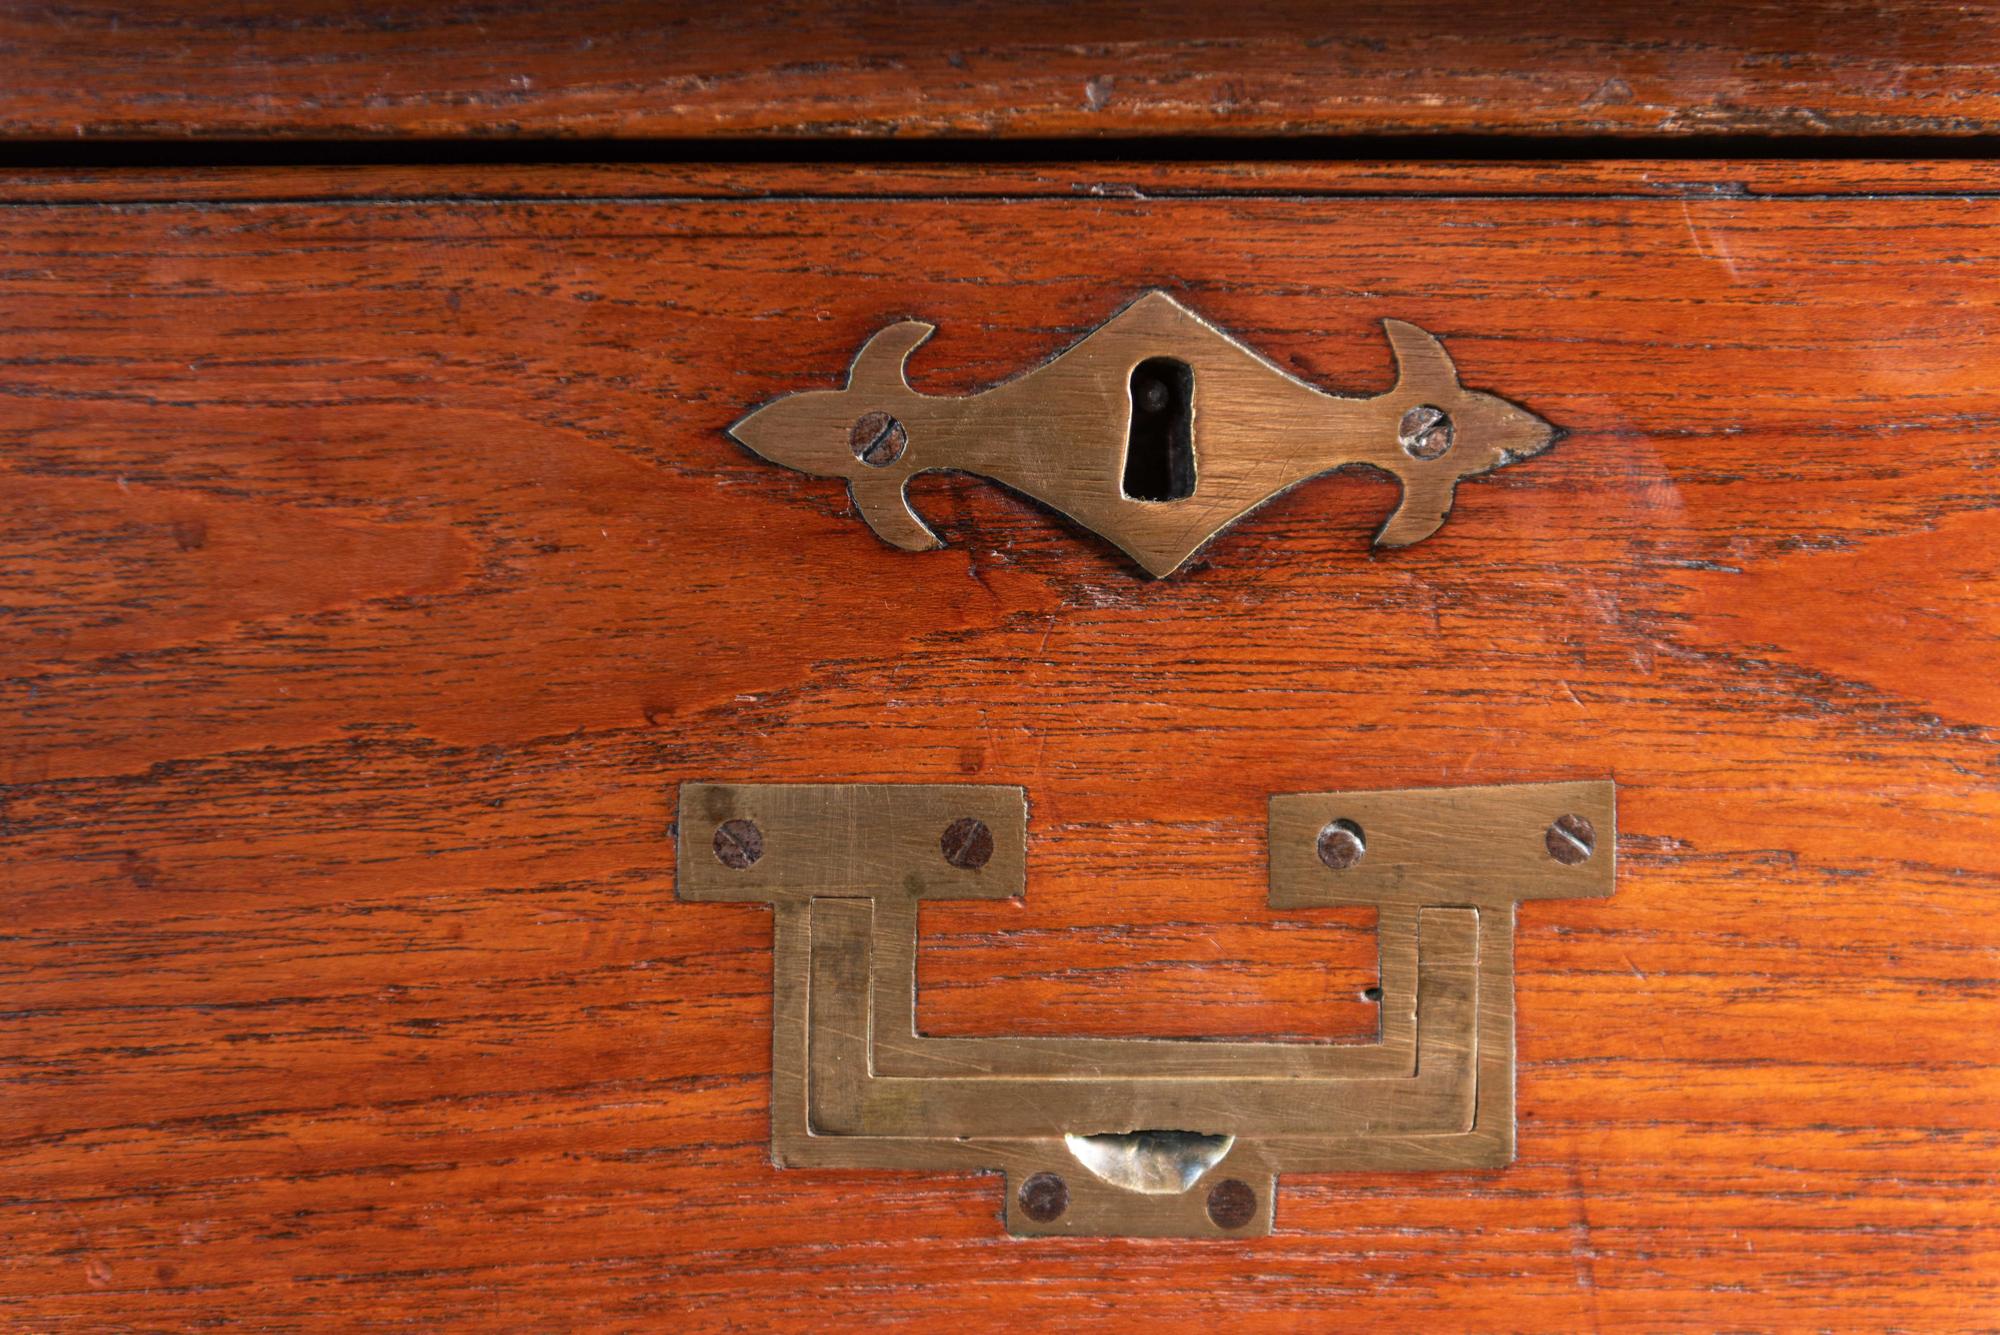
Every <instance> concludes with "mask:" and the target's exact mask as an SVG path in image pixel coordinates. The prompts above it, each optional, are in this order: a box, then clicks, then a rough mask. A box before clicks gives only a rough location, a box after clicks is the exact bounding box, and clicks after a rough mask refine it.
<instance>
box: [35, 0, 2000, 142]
mask: <svg viewBox="0 0 2000 1335" xmlns="http://www.w3.org/2000/svg"><path fill="white" fill-rule="evenodd" d="M0 50H4V51H5V52H6V53H7V62H6V73H7V78H6V79H5V80H4V82H0V134H4V135H8V136H15V137H35V138H45V139H49V140H53V141H56V142H68V141H73V140H75V139H76V138H78V137H79V136H82V137H92V136H127V137H170V138H177V137H183V136H221V135H249V136H268V135H286V136H309V137H323V138H325V137H330V138H345V137H350V136H382V135H389V136H402V135H427V136H473V137H492V136H506V135H516V134H528V135H536V136H618V137H627V136H739V135H769V134H783V135H801V136H816V137H817V136H847V135H864V136H903V137H907V136H911V135H1009V136H1027V135H1063V136H1090V135H1172V134H1190V133H1192V134H1227V135H1238V134H1257V135H1279V134H1283V135H1293V134H1302V133H1306V134H1356V133H1363V134H1366V133H1374V134H1406V133H1413V132H1414V133H1435V132H1446V133H1459V134H1474V135H1495V134H1527V135H1577V134H1607V135H1628V136H1642V137H1643V136H1654V135H1682V134H1689V133H1704V132H1706V133H1747V134H1760V135H1761V134H1774V133H1775V134H1787V135H1853V134H1928V135H1961V134H1991V133H1993V132H1994V131H1995V130H1996V128H2000V74H1996V68H2000V16H1996V15H1995V13H1994V12H1993V10H1992V9H1991V8H1990V7H1988V6H1981V5H1964V4H1952V3H1943V2H1941V0H1885V2H1883V3H1873V4H1861V3H1853V2H1852V0H1842V2H1840V3H1825V2H1822V3H1814V4H1804V5H1801V4H1797V3H1791V2H1790V0H1758V2H1756V3H1739V4H1734V5H1729V6H1726V7H1725V6H1721V5H1717V4H1714V3H1710V2H1709V0H1606V2H1605V3H1599V4H1595V5H1580V4H1574V3H1557V2H1555V0H1521V2H1520V3H1514V4H1508V5H1477V4H1464V3H1457V2H1455V0H1417V2H1416V3H1407V2H1406V3H1399V4H1394V5H1362V4H1344V5H1326V4H1310V3H1302V2H1301V0H1285V2H1284V3H1276V4H1258V5H1216V4H1212V3H1207V0H1152V2H1151V3H1147V4H1143V5H1140V4H1129V3H1124V4H1120V3H1104V4H1090V5H1075V4H1065V3H1052V2H1050V0H1040V2H1038V3H1029V4H1010V5H1005V6H1001V5H988V6H984V7H979V6H965V5H883V4H879V3H854V2H853V0H846V2H842V0H831V2H829V0H815V2H813V3H807V4H798V3H770V2H769V0H766V2H764V3H751V4H731V5H708V6H698V5H685V4H683V5H666V6H661V5H650V4H638V3H632V2H631V0H580V2H579V3H571V4H553V3H549V0H494V2H492V3H485V4H480V5H476V6H422V5H414V6H412V5H403V6H386V5H383V4H380V3H374V4H360V5H356V4H351V3H342V2H340V0H251V2H250V3H243V2H241V0H229V2H227V3H224V2H222V0H194V2H193V3H177V4H168V3H135V2H133V0H126V2H124V3H115V2H109V0H107V3H100V4H94V5H90V6H75V5H68V4H61V3H53V4H40V5H22V6H12V7H9V8H8V10H7V11H6V12H5V13H4V14H0Z"/></svg>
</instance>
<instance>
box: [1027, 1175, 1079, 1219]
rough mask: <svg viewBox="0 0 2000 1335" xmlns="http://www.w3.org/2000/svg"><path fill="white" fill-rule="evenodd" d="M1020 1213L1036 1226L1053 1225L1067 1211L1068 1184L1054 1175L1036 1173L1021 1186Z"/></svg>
mask: <svg viewBox="0 0 2000 1335" xmlns="http://www.w3.org/2000/svg"><path fill="white" fill-rule="evenodd" d="M1020 1201H1021V1213H1022V1214H1024V1215H1026V1216H1028V1218H1030V1219H1032V1220H1034V1221H1035V1222H1036V1223H1038V1224H1048V1223H1053V1222H1054V1221H1055V1220H1058V1219H1060V1218H1062V1216H1063V1211H1065V1210H1067V1209H1069V1184H1068V1183H1067V1182H1064V1181H1063V1180H1062V1179H1061V1178H1060V1177H1057V1176H1056V1175H1055V1174H1054V1173H1037V1174H1035V1175H1034V1176H1033V1177H1031V1178H1029V1179H1028V1180H1027V1181H1026V1182H1023V1183H1022V1184H1021V1190H1020Z"/></svg>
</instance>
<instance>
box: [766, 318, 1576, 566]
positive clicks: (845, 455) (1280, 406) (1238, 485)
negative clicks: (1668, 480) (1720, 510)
mask: <svg viewBox="0 0 2000 1335" xmlns="http://www.w3.org/2000/svg"><path fill="white" fill-rule="evenodd" d="M1382 327H1383V330H1384V332H1385V333H1386V334H1387V335H1388V338H1389V342H1390V345H1391V346H1392V347H1393V348H1394V349H1395V353H1396V365H1397V375H1396V383H1395V385H1394V386H1393V387H1392V388H1390V389H1389V390H1387V391H1386V392H1384V393H1382V394H1378V395H1375V396H1374V397H1372V398H1362V399H1353V398H1343V397H1340V396H1338V395H1334V394H1329V393H1326V392H1325V391H1324V390H1321V389H1318V388H1315V387H1314V386H1312V385H1309V384H1307V383H1306V382H1304V381H1303V380H1299V379H1297V378H1296V377H1294V376H1291V375H1289V374H1287V373H1286V372H1284V371H1282V370H1280V369H1279V368H1278V367H1276V366H1274V365H1273V364H1271V363H1270V362H1268V361H1265V360H1264V359H1263V358H1262V357H1260V356H1258V355H1257V354H1256V353H1254V352H1252V351H1251V350H1250V349H1249V348H1247V347H1245V346H1244V345H1243V344H1242V343H1239V342H1238V341H1236V340H1235V339H1233V338H1231V337H1229V336H1228V335H1227V334H1224V333H1222V332H1221V331H1220V330H1218V329H1216V328H1215V327H1214V326H1213V325H1211V324H1209V323H1208V322H1207V321H1205V320H1203V319H1202V318H1201V317H1200V316H1198V315H1196V314H1195V313H1194V312H1193V311H1190V310H1189V309H1188V308H1187V307H1185V306H1183V305H1181V304H1180V303H1179V302H1177V301H1175V300H1174V299H1173V298H1172V297H1170V296H1168V295H1167V294H1166V293H1164V292H1159V291H1154V292H1148V293H1147V294H1145V295H1144V296H1142V297H1140V298H1139V299H1138V300H1137V301H1135V302H1133V303H1132V304H1131V305H1129V306H1127V307H1125V309H1124V310H1122V311H1120V312H1118V313H1117V314H1116V315H1114V316H1113V317H1111V319H1109V320H1107V321H1106V322H1105V323H1104V324H1102V325H1100V326H1098V328H1097V329H1095V330H1093V331H1092V332H1091V333H1090V334H1088V335H1087V336H1085V337H1084V338H1083V340H1082V341H1080V342H1078V343H1077V344H1075V345H1074V346H1072V347H1070V348H1069V349H1067V350H1066V351H1064V352H1062V353H1060V354H1058V355H1057V356H1056V357H1055V358H1053V359H1052V360H1050V361H1049V362H1047V363H1045V364H1044V365H1042V366H1039V367H1037V368H1035V369H1034V370H1032V371H1029V372H1028V373H1027V374H1025V375H1023V376H1021V377H1019V378H1018V379H1014V380H1009V381H1007V382H1005V383H1003V384H1000V385H996V386H994V387H993V388H991V389H987V390H983V391H981V392H979V393H977V394H972V395H969V396H967V397H964V398H943V397H935V396H931V395H926V394H920V393H918V392H917V391H916V390H914V389H912V388H911V387H910V384H909V382H908V380H907V379H906V378H905V376H904V371H903V364H904V362H905V361H906V360H907V359H908V357H909V355H910V353H911V352H913V351H914V350H915V349H916V348H917V347H918V346H919V345H920V344H922V343H923V342H924V340H925V339H927V338H929V337H930V336H931V334H932V333H933V332H934V327H933V326H931V325H929V324H925V323H923V322H921V321H916V320H910V321H904V322H902V323H900V324H893V325H890V326H889V327H887V328H886V329H883V330H881V331H880V332H879V333H877V334H876V335H875V336H874V337H873V338H871V339H869V340H868V342H867V344H866V345H865V346H864V347H863V348H862V349H861V352H860V353H859V354H858V355H857V356H856V357H855V359H854V364H853V366H852V367H851V368H850V369H849V371H848V376H847V386H846V388H844V389H839V390H818V391H811V392H807V393H800V394H791V395H787V396H785V397H783V398H780V399H776V400H773V401H772V402H770V403H767V404H765V405H764V406H763V407H761V408H758V409H757V410H755V411H754V412H752V413H750V414H749V415H748V416H746V417H744V418H743V419H742V420H741V421H739V422H737V423H736V424H735V425H734V426H732V427H731V428H730V429H729V434H730V435H731V436H733V437H734V438H735V439H736V440H738V441H739V442H741V443H742V444H744V445H746V446H748V447H749V448H750V449H751V450H753V451H755V452H756V453H757V454H759V455H761V456H762V457H764V458H766V459H769V460H771V461H772V462H773V463H778V464H783V465H784V466H786V467H788V468H794V469H797V470H799V471H801V472H804V473H810V474H812V475H814V476H817V477H838V478H844V479H846V481H847V485H848V489H849V491H850V493H851V494H852V495H853V498H854V504H855V507H856V508H857V509H858V510H859V511H860V512H861V516H862V518H863V519H865V520H866V521H867V522H868V525H869V527H871V528H873V529H874V530H875V532H876V533H877V534H878V535H879V536H880V537H881V538H882V539H883V541H885V542H888V543H891V544H893V545H894V546H897V547H901V548H904V549H906V550H910V551H922V550H924V549H926V548H932V547H937V546H939V545H940V543H939V541H938V538H937V535H936V534H934V533H933V532H931V530H930V528H929V527H928V526H927V525H926V524H925V523H924V522H923V520H922V519H921V518H919V517H918V516H917V513H916V511H915V510H913V509H911V507H910V502H909V497H908V495H907V493H906V491H905V486H906V484H907V483H908V482H909V479H910V478H911V477H912V476H914V475H915V474H917V473H921V472H926V471H929V470H932V469H957V470H960V471H963V472H969V473H976V474H979V475H980V476H982V477H986V478H990V479H992V480H993V481H995V482H998V483H1001V484H1002V485H1004V486H1007V487H1011V488H1013V489H1014V490H1015V491H1018V492H1022V493H1023V494H1025V495H1028V496H1031V497H1033V498H1034V499H1036V500H1038V501H1040V502H1042V503H1043V504H1044V505H1047V506H1049V507H1050V508H1052V509H1054V510H1057V511H1060V512H1061V513H1063V514H1065V515H1067V516H1069V517H1070V518H1071V519H1074V520H1075V521H1076V522H1077V523H1079V524H1081V525H1083V526H1084V527H1085V528H1088V529H1089V530H1091V531H1092V532H1094V533H1096V534H1098V535H1099V536H1100V537H1103V538H1106V539H1108V540H1110V541H1111V542H1112V543H1114V544H1116V545H1117V546H1118V547H1119V548H1121V549H1122V550H1123V551H1125V552H1126V553H1127V554H1128V555H1130V556H1131V557H1132V559H1133V560H1135V561H1137V562H1138V563H1139V564H1140V565H1141V566H1143V567H1144V568H1145V569H1146V571H1147V572H1148V573H1150V574H1152V575H1153V576H1155V577H1164V576H1166V575H1170V574H1172V573H1173V572H1174V571H1175V570H1177V569H1179V568H1180V567H1181V565H1182V564H1184V563H1185V562H1186V561H1187V559H1188V558H1189V557H1190V556H1192V555H1193V554H1194V553H1195V552H1197V551H1198V550H1200V549H1201V547H1202V546H1203V545H1204V544H1205V543H1207V542H1208V541H1209V540H1210V539H1212V538H1214V537H1215V536H1216V535H1217V534H1218V533H1220V532H1222V531H1223V530H1224V529H1226V528H1228V527H1229V526H1230V525H1231V524H1234V523H1235V522H1236V521H1237V520H1239V519H1241V518H1242V517H1243V516H1244V515H1246V514H1248V513H1250V512H1251V511H1252V510H1254V509H1256V508H1257V507H1258V506H1260V505H1262V504H1264V503H1265V502H1266V501H1268V500H1270V499H1271V498H1273V497H1274V496H1277V495H1278V494H1279V493H1281V492H1284V491H1287V490H1289V489H1290V488H1292V487H1294V486H1297V485H1298V484H1299V483H1301V482H1303V481H1305V480H1306V479H1307V478H1311V477H1315V476H1317V475H1319V474H1321V473H1326V472H1331V471H1333V470H1334V469H1337V468H1342V467H1346V466H1348V465H1351V464H1365V465H1368V466H1370V467H1373V468H1378V469H1381V470H1383V471H1385V472H1388V473H1391V474H1394V475H1395V476H1396V478H1397V479H1399V480H1400V481H1401V482H1402V484H1403V497H1402V501H1401V503H1400V504H1398V506H1397V507H1396V510H1395V512H1394V513H1393V514H1391V515H1390V517H1389V519H1388V521H1387V522H1386V523H1385V524H1384V525H1383V526H1382V529H1381V531H1380V532H1379V533H1378V534H1377V535H1376V538H1375V541H1376V542H1377V543H1379V544H1382V545H1385V546H1391V547H1401V546H1407V545H1408V544H1410V543H1413V542H1419V541H1421V540H1422V539H1424V538H1427V537H1429V536H1430V535H1431V534H1432V533H1434V532H1436V531H1437V529H1438V526H1439V525H1441V524H1442V523H1444V520H1445V517H1446V516H1447V515H1449V514H1450V512H1451V507H1452V503H1453V497H1454V494H1455V490H1456V488H1457V486H1458V483H1459V482H1460V481H1461V480H1462V479H1464V478H1468V477H1472V476H1474V475H1476V474H1480V473H1485V472H1490V471H1491V470H1493V469H1495V468H1499V467H1501V466H1502V465H1504V464H1509V463H1512V462H1514V461H1515V460H1517V459H1524V458H1527V457H1528V456H1530V455H1533V454H1538V453H1540V452H1541V451H1542V450H1544V449H1546V448H1548V446H1549V445H1550V444H1551V443H1552V442H1553V441H1554V440H1555V439H1556V438H1557V436H1558V432H1557V431H1556V429H1555V428H1554V427H1552V426H1550V425H1549V424H1548V423H1547V422H1545V421H1543V420H1542V419H1541V418H1540V417H1537V416H1536V415H1535V414H1533V413H1531V412H1529V411H1527V410H1526V409H1525V408H1521V407H1518V406H1516V405H1514V404H1512V403H1509V402H1508V401H1507V400H1505V399H1502V398H1499V397H1498V396H1496V395H1492V394H1486V393H1482V392H1480V391H1478V390H1469V389H1466V388H1465V387H1464V386H1462V385H1461V384H1460V383H1459V379H1458V369H1457V367H1456V365H1455V364H1454V363H1453V362H1452V359H1451V355H1450V354H1449V353H1447V352H1446V351H1445V350H1444V345H1443V344H1441V343H1440V342H1438V340H1437V339H1436V338H1434V337H1432V336H1431V335H1430V334H1427V333H1425V332H1424V331H1423V330H1421V329H1419V328H1418V327H1417V326H1415V325H1413V324H1409V323H1406V322H1404V321H1402V320H1384V321H1383V322H1382Z"/></svg>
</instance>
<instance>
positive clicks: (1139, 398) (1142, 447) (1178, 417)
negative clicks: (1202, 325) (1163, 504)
mask: <svg viewBox="0 0 2000 1335" xmlns="http://www.w3.org/2000/svg"><path fill="white" fill-rule="evenodd" d="M1125 494H1126V495H1127V496H1129V497H1131V498H1132V499H1133V500H1135V501H1184V500H1186V499H1187V498H1188V497H1190V496H1192V495H1194V370H1193V368H1192V367H1190V366H1189V365H1188V364H1187V363H1186V362H1183V361H1176V360H1175V359H1174V358H1172V357H1148V358H1147V359H1146V360H1145V361H1143V362H1140V363H1139V364H1138V365H1137V366H1135V367H1133V368H1132V431H1131V434H1130V435H1129V436H1127V437H1126V440H1125Z"/></svg>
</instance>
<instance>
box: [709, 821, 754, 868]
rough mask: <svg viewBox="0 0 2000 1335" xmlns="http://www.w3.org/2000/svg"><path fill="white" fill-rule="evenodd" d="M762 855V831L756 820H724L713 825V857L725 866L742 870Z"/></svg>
mask: <svg viewBox="0 0 2000 1335" xmlns="http://www.w3.org/2000/svg"><path fill="white" fill-rule="evenodd" d="M763 856H764V832H763V831H762V830H760V829H758V828H757V822H755V821H750V820H726V821H724V822H722V824H720V825H718V826H716V827H715V857H716V860H717V861H718V862H720V863H721V864H722V865H723V866H725V867H732V868H734V869H735V870H737V871H742V870H743V869H744V868H745V867H748V866H749V865H750V864H751V863H753V862H755V861H756V860H757V859H758V858H761V857H763Z"/></svg>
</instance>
